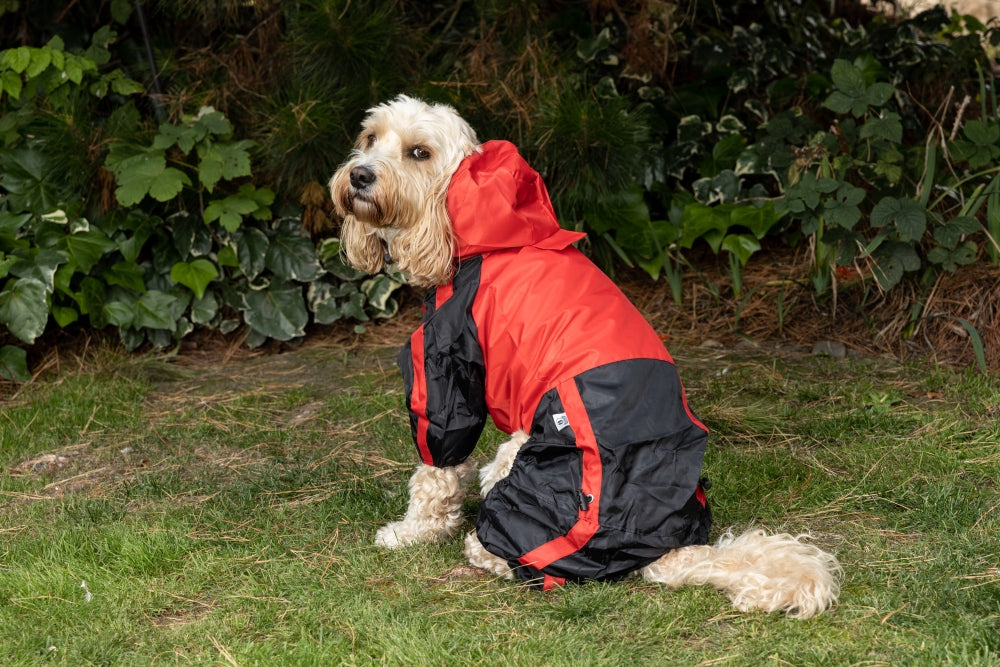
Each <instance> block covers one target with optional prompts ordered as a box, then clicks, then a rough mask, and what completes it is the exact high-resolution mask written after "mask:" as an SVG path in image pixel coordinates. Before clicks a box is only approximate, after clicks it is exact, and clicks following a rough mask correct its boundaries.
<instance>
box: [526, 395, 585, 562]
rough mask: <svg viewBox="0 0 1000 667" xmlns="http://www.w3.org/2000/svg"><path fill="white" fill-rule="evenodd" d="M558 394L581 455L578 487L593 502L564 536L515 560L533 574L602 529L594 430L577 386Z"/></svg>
mask: <svg viewBox="0 0 1000 667" xmlns="http://www.w3.org/2000/svg"><path fill="white" fill-rule="evenodd" d="M558 391H559V398H560V400H561V401H562V404H563V408H564V409H565V410H566V416H567V417H568V418H569V425H570V426H571V427H572V428H573V434H574V435H575V436H576V446H577V448H578V449H580V450H581V451H582V452H583V482H582V484H581V486H582V487H583V488H582V489H581V491H582V492H583V493H584V494H586V495H588V496H592V497H593V500H590V502H589V503H588V504H587V509H586V510H584V509H580V510H579V512H578V513H577V521H576V523H575V524H573V527H572V528H570V529H569V531H568V532H567V533H566V534H565V535H561V536H559V537H557V538H555V539H554V540H551V541H549V542H546V543H545V544H542V545H541V546H538V547H535V548H534V549H532V550H531V551H529V552H528V553H526V554H524V555H523V556H521V557H520V558H519V559H518V562H520V563H521V564H522V565H529V566H531V567H533V568H535V569H536V570H541V569H543V568H545V567H548V566H549V565H551V564H552V563H554V562H555V561H557V560H559V559H560V558H565V557H566V556H569V555H570V554H572V553H575V552H577V551H579V550H580V549H581V548H582V547H583V545H584V544H586V543H587V542H588V541H589V540H590V538H592V537H593V536H594V534H595V533H596V532H597V531H598V530H599V529H600V527H601V526H600V524H599V523H598V522H597V517H598V516H599V514H598V513H599V511H600V508H601V475H602V471H601V454H600V451H598V448H597V438H596V437H595V436H594V429H593V428H592V427H591V425H590V418H589V417H588V416H587V410H586V408H585V407H584V406H583V399H582V398H580V391H579V390H578V389H577V387H576V382H575V381H573V380H569V381H568V382H564V383H563V384H562V385H561V386H560V387H559V390H558Z"/></svg>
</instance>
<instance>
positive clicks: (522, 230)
mask: <svg viewBox="0 0 1000 667" xmlns="http://www.w3.org/2000/svg"><path fill="white" fill-rule="evenodd" d="M480 148H481V150H480V151H478V152H475V153H473V154H472V155H470V156H469V157H467V158H465V159H464V160H463V161H462V163H461V164H460V165H459V166H458V169H457V170H456V171H455V174H454V175H453V176H452V179H451V184H450V185H449V186H448V199H447V206H448V215H449V216H451V222H452V227H453V229H454V233H455V241H456V249H455V256H456V257H459V258H462V257H470V256H472V255H478V254H482V253H484V252H489V251H491V250H500V249H504V248H521V247H525V246H533V247H536V248H542V249H545V250H561V249H563V248H565V247H567V246H569V245H570V244H571V243H573V242H575V241H579V240H580V239H582V238H583V237H584V236H586V234H585V233H583V232H571V231H569V230H567V229H563V228H562V227H560V226H559V221H558V220H557V219H556V214H555V211H554V210H553V208H552V202H551V201H550V200H549V193H548V191H547V190H546V189H545V183H544V182H542V177H541V176H539V174H538V172H537V171H535V170H534V169H532V168H531V167H530V166H529V165H528V163H527V162H526V161H525V160H524V158H522V157H521V155H520V153H518V152H517V147H516V146H514V144H512V143H510V142H509V141H487V142H486V143H484V144H483V145H482V146H481V147H480Z"/></svg>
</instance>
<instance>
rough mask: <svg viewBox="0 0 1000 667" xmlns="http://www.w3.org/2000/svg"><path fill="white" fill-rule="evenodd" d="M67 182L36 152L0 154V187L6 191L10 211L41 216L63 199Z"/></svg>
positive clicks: (19, 151) (28, 149)
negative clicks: (27, 212)
mask: <svg viewBox="0 0 1000 667" xmlns="http://www.w3.org/2000/svg"><path fill="white" fill-rule="evenodd" d="M66 183H67V180H66V178H65V177H60V176H59V170H58V169H55V168H54V167H53V165H52V164H51V163H50V159H49V158H48V157H47V156H46V155H44V154H43V153H42V152H41V151H40V150H37V149H35V148H25V149H18V150H10V151H0V186H2V187H3V188H4V189H6V190H7V201H8V204H9V208H10V210H12V211H18V212H20V211H31V212H32V213H34V214H35V215H44V214H46V213H49V212H50V211H54V210H56V209H57V208H59V205H60V202H61V201H62V200H63V199H65V198H67V196H68V195H67V191H66V190H67V188H66Z"/></svg>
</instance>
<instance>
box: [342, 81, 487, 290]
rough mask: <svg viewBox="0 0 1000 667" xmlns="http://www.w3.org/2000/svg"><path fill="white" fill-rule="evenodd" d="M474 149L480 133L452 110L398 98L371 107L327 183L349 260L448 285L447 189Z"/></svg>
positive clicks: (367, 267)
mask: <svg viewBox="0 0 1000 667" xmlns="http://www.w3.org/2000/svg"><path fill="white" fill-rule="evenodd" d="M477 148H478V144H477V141H476V133H475V132H474V131H473V130H472V128H471V127H469V125H468V123H466V122H465V121H464V120H462V118H461V117H460V116H459V115H458V113H457V112H456V111H455V110H454V109H452V108H451V107H449V106H446V105H442V104H427V103H425V102H422V101H420V100H417V99H413V98H411V97H407V96H405V95H400V96H399V97H397V98H396V99H394V100H392V101H391V102H388V103H386V104H380V105H378V106H376V107H374V108H372V109H370V110H369V112H368V115H367V116H366V117H365V120H364V122H363V123H362V130H361V133H360V134H359V135H358V139H357V141H356V142H355V144H354V150H353V151H352V152H351V154H350V156H349V158H348V159H347V161H346V162H345V163H344V164H343V165H341V166H340V168H339V169H338V170H337V172H336V173H335V174H334V175H333V178H332V179H331V180H330V194H331V195H332V197H333V202H334V205H335V206H336V209H337V212H338V213H339V214H340V215H341V216H342V217H343V219H344V223H343V226H342V227H341V242H342V244H343V249H344V253H345V255H346V256H347V261H348V262H350V263H351V264H352V265H353V266H354V267H356V268H358V269H359V270H361V271H365V272H368V273H376V272H378V271H379V270H381V269H382V266H383V265H384V263H385V262H386V261H392V262H393V263H395V265H396V266H397V267H398V268H399V269H400V270H401V271H403V272H404V273H405V274H406V275H407V277H408V280H409V281H410V282H411V283H413V284H415V285H423V286H429V285H440V284H444V283H447V282H448V281H449V280H450V279H451V274H452V264H453V261H454V259H453V256H454V239H453V236H452V229H451V222H450V220H449V218H448V211H447V208H446V197H447V191H448V184H449V182H450V180H451V176H452V174H453V173H454V172H455V170H456V169H457V168H458V166H459V164H460V163H461V162H462V160H463V159H464V158H466V157H467V156H469V155H471V154H472V153H473V152H474V151H476V150H477ZM390 258H391V259H390Z"/></svg>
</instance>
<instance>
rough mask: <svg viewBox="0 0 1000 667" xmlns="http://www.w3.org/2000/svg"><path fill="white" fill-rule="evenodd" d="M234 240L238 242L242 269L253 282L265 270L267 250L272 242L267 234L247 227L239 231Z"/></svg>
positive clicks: (237, 253)
mask: <svg viewBox="0 0 1000 667" xmlns="http://www.w3.org/2000/svg"><path fill="white" fill-rule="evenodd" d="M234 238H235V240H236V258H237V259H238V260H239V263H240V269H242V271H243V275H245V276H246V277H247V278H249V279H250V280H253V279H254V278H256V277H257V276H258V275H260V272H261V271H263V270H264V258H265V257H267V248H268V246H269V245H270V244H271V242H270V241H269V240H268V238H267V234H265V233H264V232H262V231H261V230H259V229H257V228H255V227H245V228H244V229H241V230H240V231H238V232H237V233H236V234H235V235H234Z"/></svg>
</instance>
